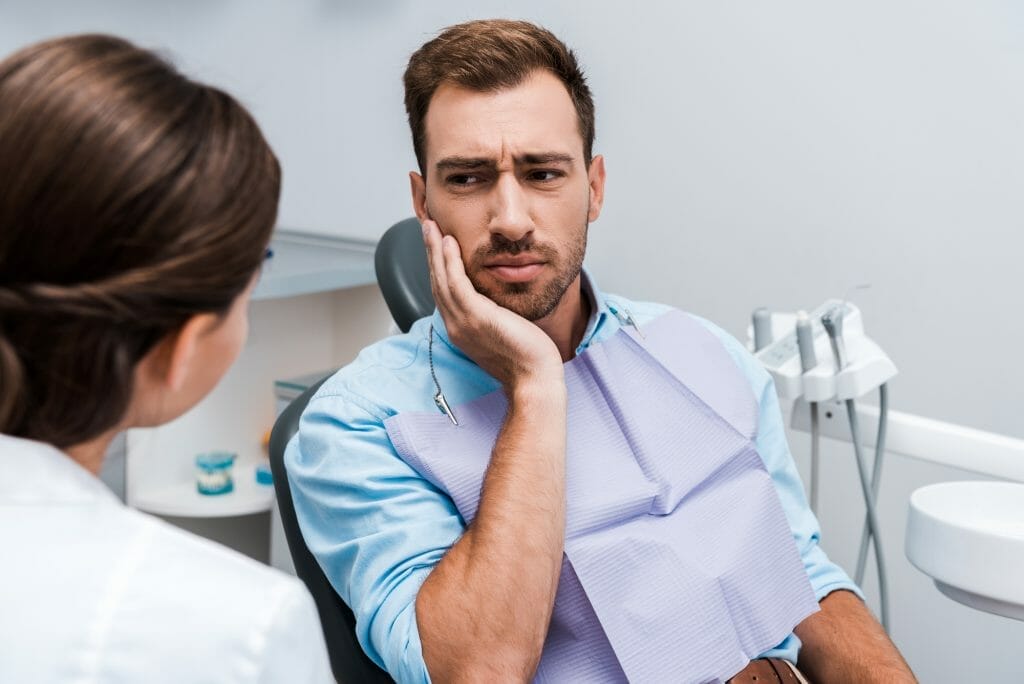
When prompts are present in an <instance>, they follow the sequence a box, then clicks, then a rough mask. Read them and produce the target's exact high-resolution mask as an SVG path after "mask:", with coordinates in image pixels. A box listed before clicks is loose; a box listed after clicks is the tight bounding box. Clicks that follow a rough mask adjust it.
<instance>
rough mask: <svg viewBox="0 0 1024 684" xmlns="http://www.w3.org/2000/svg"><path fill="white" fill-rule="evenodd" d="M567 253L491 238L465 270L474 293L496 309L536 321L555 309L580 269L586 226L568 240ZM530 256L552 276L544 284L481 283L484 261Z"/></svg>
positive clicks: (530, 240) (528, 242) (542, 245)
mask: <svg viewBox="0 0 1024 684" xmlns="http://www.w3.org/2000/svg"><path fill="white" fill-rule="evenodd" d="M568 244H569V245H570V247H569V251H568V252H566V253H565V254H559V252H558V250H556V249H555V248H554V247H552V246H551V245H549V244H546V243H536V242H533V238H532V237H528V238H524V239H523V240H517V241H515V242H513V241H511V240H509V239H507V238H504V237H502V236H501V235H497V234H494V235H492V236H491V243H490V244H489V245H485V246H483V247H481V248H480V249H478V250H477V251H476V252H475V253H474V254H473V257H472V259H471V260H470V264H471V265H470V267H469V268H468V269H467V275H468V276H469V280H470V282H471V283H473V287H474V288H476V291H477V292H479V293H480V294H482V295H484V296H485V297H487V298H488V299H490V300H492V301H493V302H495V303H496V304H498V305H499V306H503V307H505V308H506V309H509V310H511V311H513V312H515V313H517V314H519V315H520V316H522V317H523V318H525V319H526V320H528V321H538V320H540V319H542V318H544V317H545V316H547V315H548V314H550V313H551V312H552V311H554V310H555V308H556V307H557V306H558V304H559V302H561V301H562V297H563V296H564V295H565V293H566V291H567V290H568V289H569V286H570V285H572V284H573V282H574V281H575V280H576V278H577V276H579V274H580V271H581V270H582V269H583V256H584V254H586V251H587V224H586V223H584V224H583V227H582V228H581V229H580V231H579V233H578V234H577V235H574V236H572V237H571V238H570V240H569V243H568ZM524 252H525V253H527V254H532V255H535V256H537V257H539V258H540V259H541V260H543V261H545V262H547V263H546V264H545V268H546V269H548V268H549V269H551V270H552V271H553V272H554V277H553V278H551V279H550V280H548V281H547V282H537V281H532V282H526V283H504V282H496V283H495V282H493V280H490V279H488V281H487V282H484V279H483V278H481V274H482V273H483V272H484V271H485V270H486V267H485V266H484V265H483V264H484V262H485V261H487V260H488V259H493V258H494V257H498V256H503V255H506V254H507V255H511V256H514V255H517V254H521V253H524Z"/></svg>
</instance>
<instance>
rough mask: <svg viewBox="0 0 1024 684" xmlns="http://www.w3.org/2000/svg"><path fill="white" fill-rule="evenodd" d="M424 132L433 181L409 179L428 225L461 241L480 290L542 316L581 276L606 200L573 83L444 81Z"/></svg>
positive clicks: (544, 78)
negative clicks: (482, 88) (497, 86)
mask: <svg viewBox="0 0 1024 684" xmlns="http://www.w3.org/2000/svg"><path fill="white" fill-rule="evenodd" d="M425 125H426V160H425V162H426V163H425V167H426V179H424V178H423V177H421V176H420V175H419V174H417V173H413V174H411V176H412V189H413V200H414V204H415V206H416V211H417V214H418V215H419V217H420V219H425V218H431V219H433V220H434V221H436V222H437V225H438V227H439V228H440V229H441V232H442V233H444V234H446V235H451V236H453V237H454V238H455V239H456V240H457V241H458V243H459V245H460V247H461V250H462V261H463V262H464V264H465V266H466V274H467V275H468V276H469V279H470V281H471V282H472V283H473V286H474V287H475V288H476V290H477V291H478V292H480V293H482V294H484V295H486V296H487V297H489V298H490V299H492V300H494V301H495V302H497V303H498V304H500V305H501V306H504V307H505V308H508V309H511V310H512V311H514V312H516V313H518V314H519V315H521V316H523V317H524V318H527V319H528V320H532V321H536V320H539V319H541V318H544V317H545V316H547V315H548V314H550V313H551V312H552V311H553V310H554V309H555V307H557V305H558V304H559V302H560V301H561V300H562V295H563V294H565V292H566V290H567V289H568V288H569V287H570V286H571V285H573V284H574V283H575V282H576V281H577V279H578V277H579V273H580V269H581V267H582V265H583V255H584V253H585V251H586V243H587V225H588V223H589V222H590V221H593V220H596V219H597V216H598V214H599V213H600V211H601V202H602V199H603V194H604V166H603V160H602V159H601V158H600V157H595V158H594V160H593V161H592V163H591V165H590V168H589V169H588V168H587V166H586V164H585V162H584V159H583V139H582V137H581V136H580V133H579V129H578V127H577V116H576V109H575V108H574V107H573V104H572V100H571V99H570V97H569V94H568V92H567V91H566V89H565V86H564V85H563V84H562V82H561V81H559V80H558V79H557V78H556V77H555V76H553V75H552V74H550V73H548V72H546V71H542V70H538V71H536V72H534V73H533V74H532V75H531V76H529V77H528V78H527V79H526V80H524V81H523V82H522V83H521V84H520V85H518V86H516V87H514V88H509V89H505V90H500V91H497V92H489V93H481V92H476V91H472V90H467V89H464V88H461V87H458V86H454V85H451V84H445V85H442V86H441V87H440V88H438V89H437V91H436V92H435V93H434V96H433V98H432V99H431V101H430V108H429V110H428V112H427V117H426V121H425Z"/></svg>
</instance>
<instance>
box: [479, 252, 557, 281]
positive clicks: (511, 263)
mask: <svg viewBox="0 0 1024 684" xmlns="http://www.w3.org/2000/svg"><path fill="white" fill-rule="evenodd" d="M484 268H486V269H487V272H488V273H490V274H491V275H493V276H494V277H495V278H497V279H498V280H503V281H505V282H506V283H525V282H527V281H529V280H533V279H534V278H535V277H537V275H538V274H539V273H540V272H541V270H542V269H543V268H544V262H543V261H540V260H538V259H537V257H535V256H529V257H507V258H501V259H492V260H490V261H489V262H488V263H485V264H484Z"/></svg>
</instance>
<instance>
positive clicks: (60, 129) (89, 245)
mask: <svg viewBox="0 0 1024 684" xmlns="http://www.w3.org/2000/svg"><path fill="white" fill-rule="evenodd" d="M280 181H281V174H280V168H279V166H278V162H277V159H276V157H275V156H274V154H273V152H272V151H271V149H270V147H269V146H268V145H267V143H266V141H265V140H264V138H263V135H262V133H261V132H260V130H259V127H258V126H257V125H256V122H255V121H254V120H253V119H252V117H251V116H250V115H249V114H248V112H246V111H245V109H244V108H243V107H242V106H241V105H239V104H238V103H237V102H236V101H235V100H234V99H232V98H231V97H230V96H229V95H227V94H225V93H223V92H221V91H220V90H217V89H216V88H211V87H209V86H206V85H202V84H200V83H196V82H194V81H191V80H189V79H188V78H186V77H184V76H182V75H181V74H180V73H178V72H177V71H176V70H175V69H174V68H173V67H172V66H170V65H169V64H168V63H167V62H165V61H164V60H163V59H161V58H160V57H158V56H156V55H154V54H153V53H151V52H148V51H146V50H142V49H140V48H137V47H135V46H134V45H132V44H131V43H128V42H126V41H124V40H121V39H119V38H115V37H113V36H104V35H80V36H69V37H66V38H59V39H55V40H51V41H46V42H43V43H40V44H37V45H33V46H30V47H27V48H25V49H23V50H21V51H19V52H17V53H15V54H13V55H11V56H10V57H8V58H7V59H6V60H4V61H3V62H0V432H2V433H5V434H9V435H13V436H17V437H25V438H30V439H36V440H41V441H45V442H48V443H50V444H53V445H54V446H57V447H59V448H65V447H68V446H71V445H74V444H79V443H81V442H83V441H87V440H88V439H91V438H93V437H96V436H99V435H100V434H102V433H104V432H106V431H108V430H110V429H111V428H113V427H115V426H117V425H118V423H119V422H120V421H121V420H122V419H123V417H124V414H125V411H126V410H127V408H128V404H129V401H130V399H131V397H132V393H133V378H134V369H135V366H136V365H137V364H138V362H139V361H140V360H141V359H142V357H143V356H145V354H146V353H147V352H148V351H149V350H150V349H152V348H153V347H154V346H155V345H156V344H157V342H159V341H160V340H161V339H164V338H165V337H166V336H167V335H169V334H172V333H174V332H175V331H177V330H178V329H180V327H181V326H182V325H184V323H185V322H186V321H187V320H188V319H189V318H190V317H192V316H193V315H196V314H198V313H203V312H216V313H223V312H226V311H227V310H228V309H229V308H230V307H231V305H232V303H233V302H234V300H235V299H236V298H237V297H238V296H239V294H241V292H242V291H243V290H244V289H245V287H246V286H247V285H248V283H249V282H250V280H251V279H252V276H253V275H254V273H255V272H256V270H257V269H258V268H259V267H260V264H261V263H262V261H263V258H264V256H265V250H266V246H267V243H268V242H269V240H270V236H271V233H272V231H273V227H274V223H275V220H276V215H277V203H278V196H279V190H280Z"/></svg>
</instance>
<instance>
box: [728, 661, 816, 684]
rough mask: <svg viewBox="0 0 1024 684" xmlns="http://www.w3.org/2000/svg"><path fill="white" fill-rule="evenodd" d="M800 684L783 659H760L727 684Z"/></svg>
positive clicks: (751, 662)
mask: <svg viewBox="0 0 1024 684" xmlns="http://www.w3.org/2000/svg"><path fill="white" fill-rule="evenodd" d="M780 682H781V683H782V684H800V680H799V679H797V676H796V675H795V674H793V669H792V667H791V666H790V664H789V663H788V662H786V661H785V660H782V659H781V658H758V659H757V660H751V661H750V663H749V664H748V665H747V666H746V667H745V668H743V669H742V670H740V671H739V673H738V674H736V675H735V676H734V677H733V678H732V679H730V680H729V681H728V682H727V684H777V683H780Z"/></svg>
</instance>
